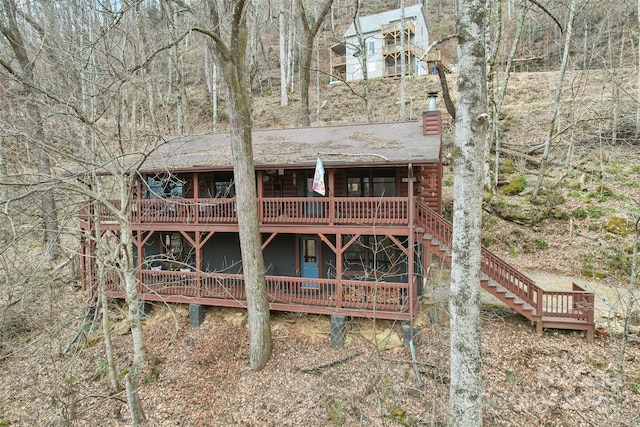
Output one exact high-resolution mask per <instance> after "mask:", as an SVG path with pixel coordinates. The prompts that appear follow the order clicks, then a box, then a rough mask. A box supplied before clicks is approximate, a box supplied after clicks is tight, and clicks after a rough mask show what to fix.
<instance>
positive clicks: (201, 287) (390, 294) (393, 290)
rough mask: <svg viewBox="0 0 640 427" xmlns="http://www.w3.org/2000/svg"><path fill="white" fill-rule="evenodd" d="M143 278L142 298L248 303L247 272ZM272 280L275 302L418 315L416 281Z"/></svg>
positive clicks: (116, 293) (116, 292)
mask: <svg viewBox="0 0 640 427" xmlns="http://www.w3.org/2000/svg"><path fill="white" fill-rule="evenodd" d="M139 278H140V285H139V289H138V296H139V297H140V298H141V299H156V300H163V299H171V298H173V299H174V300H175V299H176V298H179V299H184V301H185V302H187V301H189V300H192V299H195V298H197V299H198V300H199V301H200V302H201V303H206V302H207V300H209V301H210V303H211V305H220V304H219V302H220V301H221V300H226V301H227V302H229V304H225V305H230V306H232V305H234V304H235V305H237V306H244V305H245V303H246V292H245V285H244V276H243V275H241V274H223V273H207V272H193V271H167V270H141V271H140V276H139ZM266 282H267V294H268V299H269V302H270V303H279V304H291V305H299V306H306V307H314V306H315V307H324V308H332V309H336V310H340V309H350V310H362V311H367V312H372V313H373V312H387V313H396V314H398V315H399V317H402V316H403V315H404V316H405V317H407V316H409V315H411V314H413V310H412V309H411V307H410V302H411V301H413V302H414V304H415V302H417V295H416V289H417V287H416V286H415V283H414V285H413V286H412V287H411V288H410V287H409V285H408V284H407V283H396V282H380V281H370V282H369V281H357V280H337V279H311V278H304V277H284V276H266ZM106 290H107V293H108V294H109V295H110V296H113V297H123V296H124V285H123V284H122V283H121V282H120V280H119V279H118V276H117V274H113V275H112V277H111V280H108V281H107V286H106ZM410 292H413V295H410ZM407 318H408V317H407Z"/></svg>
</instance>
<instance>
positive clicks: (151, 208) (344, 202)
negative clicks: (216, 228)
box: [84, 197, 409, 225]
mask: <svg viewBox="0 0 640 427" xmlns="http://www.w3.org/2000/svg"><path fill="white" fill-rule="evenodd" d="M408 202H409V199H408V198H406V197H344V198H328V197H322V198H320V197H317V198H316V197H290V198H262V199H259V200H258V210H259V211H258V215H259V220H260V223H261V224H326V225H336V224H338V225H339V224H363V225H376V224H387V225H407V224H408V222H409V205H408ZM112 203H114V204H115V202H112ZM116 206H119V204H116ZM96 210H97V211H98V217H99V218H100V219H101V220H102V221H104V222H113V221H114V217H113V215H111V214H110V213H109V212H108V210H107V209H105V208H104V207H101V206H100V205H98V207H97V208H96ZM86 212H87V211H86V210H85V211H84V213H85V214H86ZM131 220H132V222H133V223H134V224H138V223H180V224H233V223H237V221H238V217H237V204H236V199H235V198H230V199H223V198H220V199H137V200H134V201H133V202H132V203H131Z"/></svg>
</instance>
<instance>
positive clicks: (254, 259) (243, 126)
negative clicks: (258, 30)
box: [194, 0, 273, 371]
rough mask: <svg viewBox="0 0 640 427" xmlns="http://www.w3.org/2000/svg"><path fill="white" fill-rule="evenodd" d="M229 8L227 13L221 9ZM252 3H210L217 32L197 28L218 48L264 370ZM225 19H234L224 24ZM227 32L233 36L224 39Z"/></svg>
mask: <svg viewBox="0 0 640 427" xmlns="http://www.w3.org/2000/svg"><path fill="white" fill-rule="evenodd" d="M219 8H221V9H222V8H224V9H225V10H220V9H219ZM246 8H247V3H246V2H245V1H243V0H239V1H228V2H224V5H222V4H221V3H217V2H216V3H213V4H211V7H210V11H211V25H212V28H214V30H213V31H210V30H205V29H200V28H196V29H194V30H195V31H198V32H200V33H202V34H205V35H207V36H208V37H210V38H211V40H213V41H214V42H215V44H216V51H217V56H216V59H217V61H218V64H219V68H220V71H221V73H222V78H223V80H224V82H225V94H226V100H227V108H228V111H229V124H230V127H231V151H232V154H233V162H234V167H233V172H234V179H235V186H236V203H237V211H238V228H239V230H240V232H239V236H240V251H241V254H242V269H243V274H244V282H245V290H246V294H247V313H248V319H249V365H250V367H251V369H252V370H254V371H259V370H261V369H262V368H264V366H265V365H266V363H267V362H268V361H269V358H270V357H271V349H272V345H273V343H272V338H271V323H270V315H269V301H268V296H267V285H266V280H265V270H264V257H263V255H262V237H261V235H260V228H259V225H258V206H257V204H256V199H257V192H256V180H255V168H254V164H253V145H252V141H251V128H252V123H251V98H250V92H249V88H248V79H247V75H246V69H247V68H246V59H245V58H246V56H245V54H246V48H247V36H248V34H247V23H246ZM220 12H223V14H222V16H224V17H227V16H228V17H229V18H228V21H227V20H224V21H223V20H221V18H220V17H221V13H220ZM221 27H223V28H222V29H221ZM222 34H225V36H226V37H228V40H227V41H225V40H223V38H222Z"/></svg>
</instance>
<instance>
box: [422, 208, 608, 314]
mask: <svg viewBox="0 0 640 427" xmlns="http://www.w3.org/2000/svg"><path fill="white" fill-rule="evenodd" d="M416 222H417V224H416V225H417V226H419V227H422V228H423V229H424V231H425V232H427V233H429V234H430V235H431V236H432V238H435V239H437V240H438V241H439V243H440V244H441V245H445V246H446V247H447V248H449V249H451V241H452V240H451V237H452V235H453V224H451V222H449V221H448V220H446V219H445V218H443V217H442V216H441V215H439V214H438V213H436V212H435V211H434V210H432V209H431V208H429V206H427V205H426V204H425V203H423V202H420V201H418V200H416ZM481 251H482V258H481V271H482V272H483V273H485V274H486V275H487V276H488V277H489V278H491V279H493V280H494V281H495V282H497V283H499V284H500V285H502V286H503V287H504V288H505V289H507V290H508V291H510V292H511V293H513V294H514V295H516V296H517V297H518V298H520V299H522V300H523V301H525V302H526V303H528V304H529V305H531V306H532V307H535V309H536V311H535V313H536V315H537V316H538V317H542V316H553V317H563V318H568V319H575V320H578V321H584V322H587V323H589V324H592V323H593V321H594V302H595V297H594V294H593V292H588V291H586V290H585V289H583V288H581V287H580V286H578V285H576V284H575V283H574V284H573V290H571V291H545V290H544V289H543V288H541V287H539V286H538V285H536V283H535V282H534V281H533V280H532V279H530V278H529V277H527V276H526V275H525V274H523V273H521V272H520V271H518V270H517V269H516V268H515V267H513V266H511V265H510V264H508V263H507V262H505V261H503V260H502V259H500V258H499V257H498V256H497V255H495V254H494V253H493V252H491V251H489V250H488V249H487V248H485V247H482V249H481Z"/></svg>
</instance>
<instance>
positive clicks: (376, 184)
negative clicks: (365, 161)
mask: <svg viewBox="0 0 640 427" xmlns="http://www.w3.org/2000/svg"><path fill="white" fill-rule="evenodd" d="M395 195H396V178H395V176H374V177H373V196H374V197H395Z"/></svg>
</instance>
